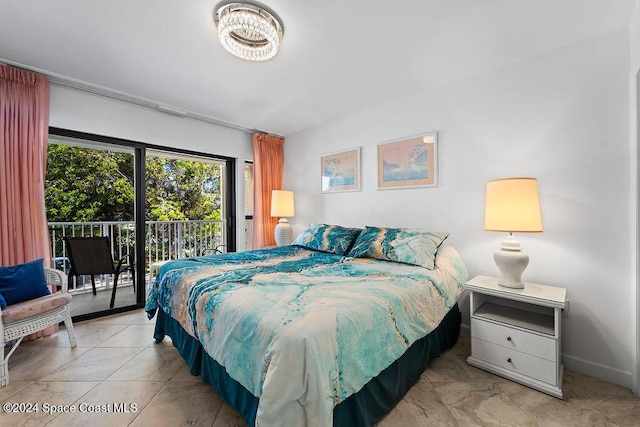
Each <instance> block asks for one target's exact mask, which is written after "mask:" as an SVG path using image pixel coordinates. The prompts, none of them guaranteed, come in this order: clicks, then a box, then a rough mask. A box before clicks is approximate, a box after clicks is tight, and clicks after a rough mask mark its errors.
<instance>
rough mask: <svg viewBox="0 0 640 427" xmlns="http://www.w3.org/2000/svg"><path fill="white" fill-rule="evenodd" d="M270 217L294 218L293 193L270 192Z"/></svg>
mask: <svg viewBox="0 0 640 427" xmlns="http://www.w3.org/2000/svg"><path fill="white" fill-rule="evenodd" d="M271 216H274V217H280V218H286V217H289V218H290V217H292V216H295V209H294V207H293V191H284V190H273V191H272V192H271Z"/></svg>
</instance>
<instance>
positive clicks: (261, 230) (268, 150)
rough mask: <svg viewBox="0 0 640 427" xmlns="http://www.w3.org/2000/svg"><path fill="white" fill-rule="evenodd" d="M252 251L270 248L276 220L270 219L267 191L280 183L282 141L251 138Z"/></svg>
mask: <svg viewBox="0 0 640 427" xmlns="http://www.w3.org/2000/svg"><path fill="white" fill-rule="evenodd" d="M253 174H254V178H253V179H254V181H253V182H254V190H253V203H254V205H253V249H260V248H263V247H265V246H273V245H275V244H276V240H275V237H274V234H273V230H274V228H275V227H276V224H277V223H278V218H272V217H271V212H270V210H271V192H272V191H273V190H282V186H283V184H284V139H283V138H279V137H276V136H272V135H265V134H260V133H256V134H254V135H253Z"/></svg>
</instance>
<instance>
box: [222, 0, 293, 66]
mask: <svg viewBox="0 0 640 427" xmlns="http://www.w3.org/2000/svg"><path fill="white" fill-rule="evenodd" d="M214 21H215V23H216V27H218V38H219V39H220V43H222V46H223V47H224V48H225V49H226V50H227V51H229V53H231V54H232V55H235V56H237V57H238V58H242V59H246V60H247V61H266V60H267V59H271V58H273V57H274V56H276V54H277V53H278V49H279V47H280V40H281V39H282V34H283V29H282V25H281V24H280V22H279V21H278V20H277V19H276V18H275V17H274V16H273V15H272V14H271V13H269V12H268V11H266V10H265V9H264V8H263V7H260V6H256V5H252V4H247V3H228V4H226V5H223V6H221V7H220V8H218V10H217V11H216V13H215V14H214Z"/></svg>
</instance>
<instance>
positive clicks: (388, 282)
mask: <svg viewBox="0 0 640 427" xmlns="http://www.w3.org/2000/svg"><path fill="white" fill-rule="evenodd" d="M446 237H447V233H431V232H425V231H423V230H415V229H390V228H381V227H367V228H365V229H364V230H360V229H353V228H346V227H338V226H333V225H326V224H313V225H311V226H310V227H309V229H307V230H305V232H303V233H302V234H301V235H300V236H298V237H297V238H296V240H295V241H294V242H293V244H292V245H290V246H284V247H279V248H270V249H261V250H255V251H248V252H239V253H230V254H222V255H213V256H207V257H201V258H192V259H182V260H175V261H172V262H169V263H167V264H166V265H164V266H163V267H162V268H161V269H160V271H159V272H158V276H157V278H156V281H155V283H154V286H153V287H152V289H151V291H150V293H149V297H148V300H147V304H146V310H147V313H148V315H149V317H150V318H152V317H153V316H154V315H155V316H156V328H155V333H154V338H155V339H156V341H158V342H159V341H161V340H162V339H163V338H164V336H165V335H169V336H170V337H171V339H172V341H173V344H174V346H175V347H176V348H177V349H178V350H179V352H180V354H181V355H182V357H183V358H184V359H185V361H186V362H187V364H188V365H189V368H190V371H191V373H192V374H193V375H201V378H202V380H203V381H205V382H207V383H209V384H211V385H212V387H213V388H214V389H215V390H216V391H217V392H218V393H219V394H220V395H221V397H222V398H223V399H224V400H225V401H226V402H227V403H228V404H229V405H230V406H231V407H233V408H234V409H235V410H237V411H238V412H239V413H240V414H241V415H242V416H243V418H244V419H245V420H246V421H247V423H248V424H249V425H256V426H297V425H300V426H302V425H309V426H330V425H345V426H347V425H349V426H354V425H363V426H364V425H373V424H375V423H376V422H378V421H379V420H380V419H381V418H382V417H384V415H385V414H387V413H388V412H389V411H390V410H391V409H392V408H393V407H394V406H395V404H396V403H397V402H398V401H399V400H400V399H402V397H403V396H404V394H405V393H406V392H407V391H408V389H409V388H410V387H411V386H412V385H413V384H414V383H415V381H417V379H418V377H419V376H420V374H421V373H422V372H423V371H424V369H425V368H426V366H427V363H428V361H429V359H430V358H431V357H434V356H437V355H439V354H440V352H441V351H442V350H444V349H446V348H448V347H450V346H452V345H453V344H454V343H455V342H456V340H457V337H458V333H459V328H460V312H459V310H458V307H457V300H458V298H459V296H460V295H461V293H462V284H463V283H464V282H465V280H466V278H467V271H466V269H465V266H464V263H463V262H462V260H461V258H460V256H459V255H458V253H457V252H456V250H455V249H454V248H453V247H451V246H449V245H447V244H444V243H443V241H444V239H445V238H446Z"/></svg>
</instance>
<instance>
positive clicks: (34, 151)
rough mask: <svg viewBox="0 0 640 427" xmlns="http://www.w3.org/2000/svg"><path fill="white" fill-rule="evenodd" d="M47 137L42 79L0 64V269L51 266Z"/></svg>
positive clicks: (45, 89) (46, 94)
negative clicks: (40, 262)
mask: <svg viewBox="0 0 640 427" xmlns="http://www.w3.org/2000/svg"><path fill="white" fill-rule="evenodd" d="M48 134H49V82H48V81H47V78H46V77H45V76H43V75H41V74H37V73H33V72H30V71H25V70H20V69H18V68H14V67H10V66H6V65H0V265H14V264H20V263H24V262H27V261H32V260H34V259H38V258H44V263H45V266H50V265H51V247H50V244H49V231H48V227H47V217H46V211H45V199H44V181H45V171H46V162H47V143H48ZM53 291H55V290H53ZM56 329H57V327H53V329H52V328H49V329H47V330H46V331H45V335H46V334H48V333H50V332H52V331H55V330H56ZM34 335H35V334H34ZM38 335H42V333H38ZM31 337H33V335H32V336H31Z"/></svg>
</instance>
